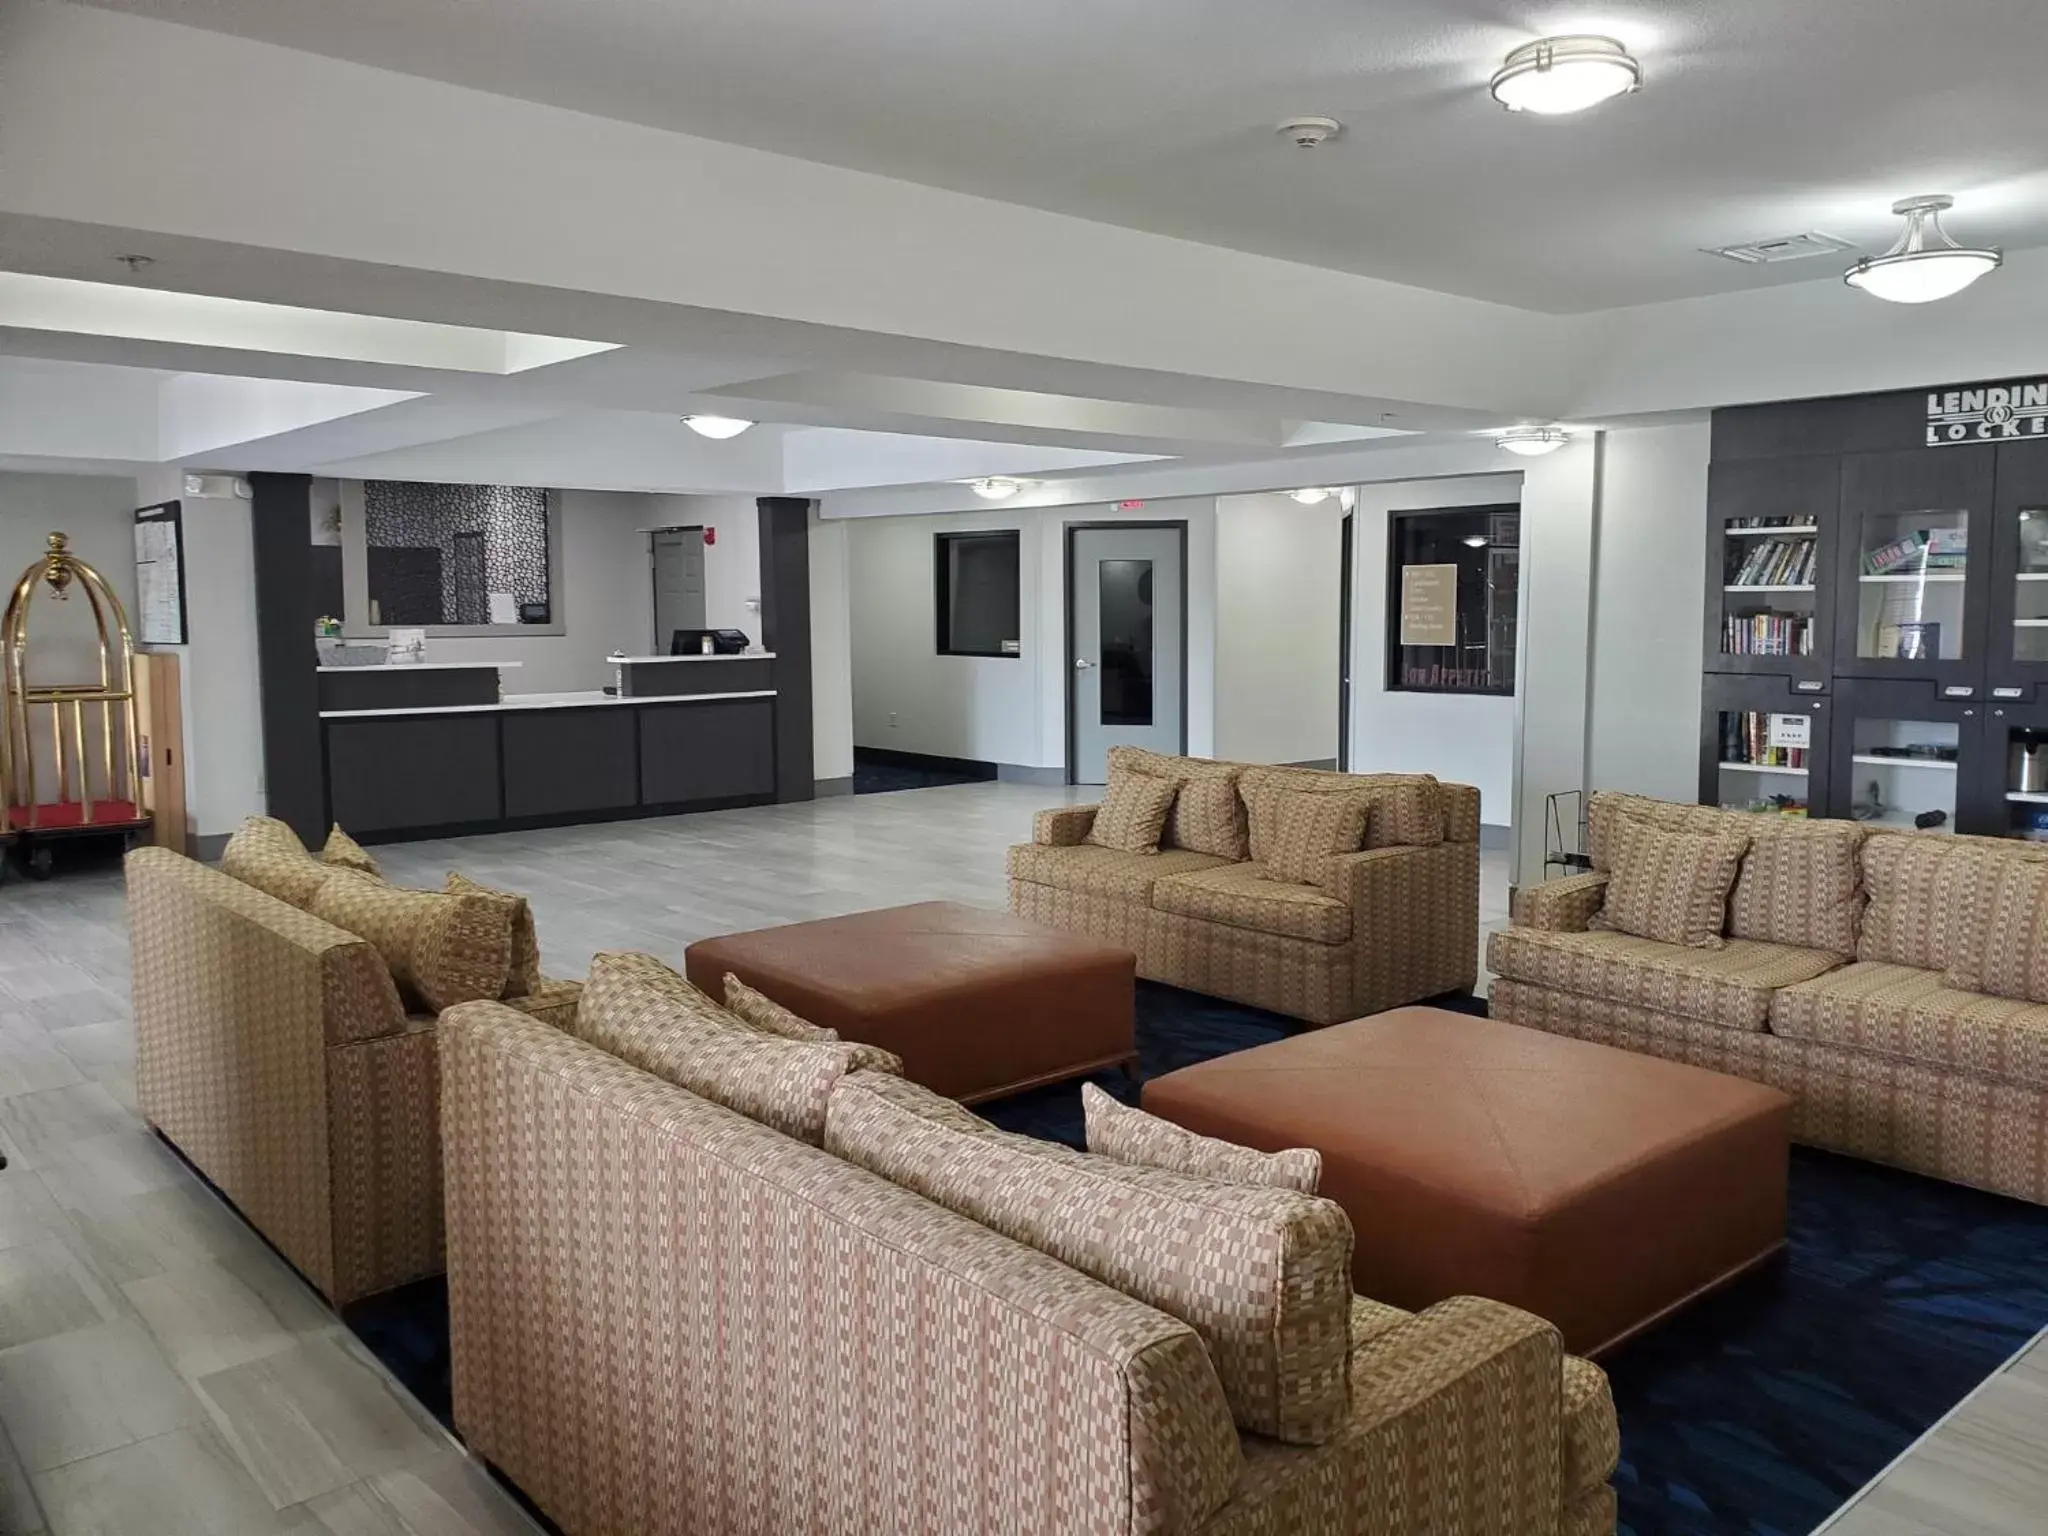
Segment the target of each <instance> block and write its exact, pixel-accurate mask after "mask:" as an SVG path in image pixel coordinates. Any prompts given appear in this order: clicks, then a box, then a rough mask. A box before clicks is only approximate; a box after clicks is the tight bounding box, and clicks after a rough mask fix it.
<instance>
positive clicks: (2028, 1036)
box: [1771, 960, 2048, 1088]
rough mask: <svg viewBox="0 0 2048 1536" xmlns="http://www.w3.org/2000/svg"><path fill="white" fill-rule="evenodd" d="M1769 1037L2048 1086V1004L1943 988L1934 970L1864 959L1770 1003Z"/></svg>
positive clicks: (1787, 990) (1788, 990) (1792, 989)
mask: <svg viewBox="0 0 2048 1536" xmlns="http://www.w3.org/2000/svg"><path fill="white" fill-rule="evenodd" d="M1771 1029H1772V1031H1773V1033H1776V1034H1780V1035H1784V1036H1787V1037H1788V1038H1791V1039H1795V1040H1815V1041H1820V1042H1823V1043H1825V1044H1829V1045H1838V1046H1842V1047H1845V1048H1847V1049H1851V1050H1863V1051H1875V1052H1878V1053H1880V1054H1882V1055H1885V1056H1896V1057H1899V1058H1901V1059H1903V1060H1906V1061H1917V1062H1922V1063H1925V1064H1926V1065H1928V1066H1931V1067H1940V1068H1945V1069H1947V1070H1950V1071H1957V1072H1968V1073H1970V1074H1972V1075H1973V1076H1977V1077H1983V1078H1989V1079H1992V1080H1995V1081H1999V1082H2013V1083H2027V1084H2030V1085H2032V1086H2034V1087H2037V1088H2048V1007H2044V1006H2042V1005H2041V1004H2039V1003H2033V1002H2029V1001H2027V1000H2026V999H2025V998H2006V997H1993V996H1991V995H1989V994H1988V993H1983V992H1969V991H1962V990H1959V989H1957V988H1955V987H1951V986H1950V985H1948V982H1947V978H1945V977H1944V976H1943V975H1942V974H1941V973H1940V972H1939V971H1920V970H1915V969H1913V968H1912V967H1910V966H1904V965H1883V964H1879V963H1878V962H1876V961H1871V960H1863V961H1858V962H1857V963H1856V964H1854V965H1850V966H1847V967H1844V968H1843V969H1842V970H1839V971H1832V972H1830V973H1829V974H1827V975H1825V976H1822V977H1820V978H1819V979H1817V980H1815V981H1810V982H1807V983H1805V984H1804V985H1801V986H1796V987H1787V988H1785V990H1784V991H1782V992H1780V993H1778V994H1777V995H1776V997H1775V998H1773V1000H1772V1003H1771Z"/></svg>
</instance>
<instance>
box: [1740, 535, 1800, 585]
mask: <svg viewBox="0 0 2048 1536" xmlns="http://www.w3.org/2000/svg"><path fill="white" fill-rule="evenodd" d="M1818 553H1819V546H1818V545H1817V544H1816V543H1815V541H1814V540H1813V538H1812V536H1811V535H1809V536H1807V537H1806V538H1802V539H1758V540H1757V541H1756V546H1755V548H1753V549H1751V550H1749V551H1748V553H1747V554H1746V555H1745V556H1744V557H1743V560H1742V563H1741V564H1740V565H1739V566H1737V567H1736V569H1735V574H1734V575H1733V576H1732V577H1730V578H1729V581H1728V585H1729V586H1731V587H1793V586H1806V585H1808V584H1810V583H1811V582H1812V581H1813V573H1814V562H1815V560H1816V558H1817V556H1818Z"/></svg>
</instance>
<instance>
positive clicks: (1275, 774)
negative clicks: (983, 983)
mask: <svg viewBox="0 0 2048 1536" xmlns="http://www.w3.org/2000/svg"><path fill="white" fill-rule="evenodd" d="M1110 767H1111V772H1112V773H1115V772H1117V771H1118V770H1120V769H1124V770H1129V771H1133V772H1138V773H1143V774H1150V775H1155V776H1159V777H1166V778H1175V779H1178V780H1179V781H1180V782H1181V785H1182V788H1181V792H1180V798H1179V802H1178V803H1177V804H1176V806H1175V809H1174V811H1173V813H1172V817H1171V819H1169V821H1168V823H1167V829H1166V839H1165V842H1164V843H1163V844H1162V846H1161V849H1160V851H1159V852H1157V853H1129V852H1124V851H1121V850H1119V849H1114V848H1104V847H1096V846H1092V845H1091V844H1090V843H1089V842H1088V841H1087V839H1088V834H1089V828H1090V826H1091V824H1092V823H1093V821H1094V817H1095V813H1096V810H1097V807H1096V806H1092V805H1077V806H1062V807H1059V808H1057V809H1054V810H1049V811H1041V812H1040V813H1039V815H1038V819H1037V824H1036V826H1035V828H1034V829H1033V835H1032V841H1031V842H1029V843H1026V844H1022V845H1020V846H1018V847H1014V848H1012V849H1011V850H1010V852H1009V881H1010V910H1011V911H1012V912H1014V913H1016V914H1017V915H1018V916H1019V917H1025V918H1030V919H1031V920H1032V921H1034V922H1040V923H1045V924H1047V925H1049V926H1051V927H1055V928H1065V929H1069V930H1071V931H1073V932H1075V933H1085V934H1089V935H1091V936H1093V937H1096V938H1100V939H1107V940H1108V941H1110V942H1111V943H1114V944H1121V945H1123V946H1124V947H1125V948H1127V949H1130V950H1132V951H1134V952H1135V953H1136V954H1137V957H1138V974H1139V975H1140V976H1143V977H1146V978H1148V979H1149V980H1152V981H1161V982H1166V983H1168V984H1169V985H1172V986H1177V987H1186V988H1188V989H1189V990H1190V991H1194V992H1202V993H1206V994H1208V995H1209V996H1212V997H1226V998H1230V999H1232V1000H1234V1001H1236V1002H1241V1003H1249V1004H1251V1005H1252V1006H1254V1007H1258V1008H1268V1009H1271V1010H1272V1011H1274V1012H1275V1013H1284V1014H1287V1015H1289V1016H1291V1017H1293V1018H1298V1019H1305V1020H1308V1021H1309V1022H1311V1023H1315V1024H1335V1023H1339V1022H1341V1021H1343V1020H1345V1019H1355V1018H1359V1017H1361V1016H1363V1015H1366V1014H1371V1013H1378V1012H1380V1011H1382V1010H1384V1009H1387V1008H1394V1007H1399V1006H1400V1005H1402V1004H1404V1003H1413V1002H1419V1001H1421V1000H1422V999H1424V998H1429V997H1436V996H1439V995H1441V994H1442V993H1445V992H1456V991H1467V990H1470V988H1471V987H1472V985H1473V982H1474V981H1475V980H1476V979H1477V975H1478V968H1479V791H1478V790H1476V789H1474V788H1472V787H1471V786H1470V785H1466V784H1445V783H1439V782H1438V781H1437V780H1436V779H1434V778H1431V777H1428V776H1427V775H1400V774H1374V775H1355V774H1339V773H1326V772H1320V771H1316V770H1311V769H1298V768H1266V767H1256V766H1248V765H1245V764H1241V763H1225V762H1215V761H1211V760H1209V759H1205V758H1182V757H1162V756H1159V755H1157V754H1154V753H1150V752H1143V751H1140V750H1138V749H1136V748H1131V747H1117V748H1114V749H1112V751H1111V753H1110ZM1219 780H1221V781H1224V783H1225V785H1226V786H1227V788H1226V789H1225V790H1223V791H1221V795H1222V798H1220V799H1218V800H1214V801H1207V802H1205V804H1206V805H1208V806H1211V807H1214V806H1220V807H1221V809H1220V811H1219V810H1215V809H1210V810H1207V811H1206V812H1205V813H1204V814H1205V818H1206V819H1207V820H1214V819H1217V818H1219V817H1226V818H1227V817H1229V816H1231V815H1233V814H1234V815H1235V817H1236V818H1237V826H1236V827H1235V828H1234V829H1230V830H1225V831H1224V832H1223V833H1222V835H1220V836H1218V835H1217V834H1216V830H1215V829H1214V828H1213V827H1212V826H1208V825H1204V826H1201V827H1199V828H1198V827H1196V826H1194V825H1192V824H1191V823H1192V821H1193V801H1194V797H1193V795H1192V794H1191V792H1190V790H1189V788H1188V786H1189V785H1191V784H1192V785H1196V786H1199V787H1205V788H1214V787H1215V786H1216V783H1217V781H1219ZM1228 789H1235V790H1236V791H1237V793H1236V794H1235V795H1230V794H1228V792H1227V791H1228ZM1269 790H1280V791H1306V792H1309V793H1332V792H1334V793H1342V792H1345V791H1351V790H1364V791H1370V792H1371V793H1372V796H1373V806H1372V812H1371V816H1370V820H1369V821H1368V823H1367V827H1366V831H1365V838H1364V847H1363V848H1361V849H1359V851H1357V852H1354V853H1348V854H1344V855H1341V856H1339V857H1335V858H1332V859H1330V860H1328V861H1327V863H1326V865H1325V866H1324V868H1325V873H1324V876H1323V879H1322V882H1321V883H1320V884H1317V885H1309V884H1302V883H1296V882H1290V881H1284V880H1277V879H1274V878H1272V876H1271V875H1270V873H1269V872H1268V871H1267V869H1266V868H1264V867H1263V866H1262V864H1261V863H1260V862H1259V857H1260V855H1261V854H1262V853H1263V852H1264V851H1265V850H1264V848H1263V846H1262V844H1263V843H1264V841H1265V840H1266V838H1267V837H1268V836H1270V835H1271V832H1270V829H1269V827H1268V826H1267V825H1266V824H1265V821H1264V818H1263V817H1262V816H1261V814H1260V813H1259V810H1258V807H1259V804H1260V801H1261V797H1262V794H1263V793H1264V792H1266V791H1269ZM1233 805H1234V806H1235V807H1236V809H1235V811H1234V813H1233V812H1232V810H1231V807H1232V806H1233ZM1233 830H1234V832H1235V835H1234V836H1233V835H1232V831H1233ZM1191 845H1193V846H1191ZM1198 849H1225V850H1228V852H1227V853H1224V854H1219V853H1216V852H1204V851H1197V850H1198Z"/></svg>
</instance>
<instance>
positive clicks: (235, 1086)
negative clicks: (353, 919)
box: [127, 848, 578, 1306]
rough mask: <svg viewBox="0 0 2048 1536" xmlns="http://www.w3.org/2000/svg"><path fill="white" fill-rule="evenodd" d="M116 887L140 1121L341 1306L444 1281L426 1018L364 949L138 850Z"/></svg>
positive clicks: (327, 928) (552, 992) (552, 989)
mask: <svg viewBox="0 0 2048 1536" xmlns="http://www.w3.org/2000/svg"><path fill="white" fill-rule="evenodd" d="M302 852H303V851H302ZM127 884H128V917H129V929H130V943H131V964H132V970H133V987H134V1013H135V1044H136V1072H135V1086H136V1096H137V1099H138V1101H139V1103H140V1105H141V1108H142V1112H143V1115H144V1116H145V1118H147V1120H148V1121H149V1123H150V1124H151V1125H153V1126H154V1127H156V1129H158V1130H159V1131H161V1132H162V1133H163V1135H164V1136H165V1137H166V1138H167V1139H168V1140H169V1141H170V1142H171V1143H172V1144H173V1145H174V1146H176V1147H177V1148H178V1150H179V1151H180V1152H182V1153H183V1154H184V1155H185V1156H186V1157H187V1158H189V1159H190V1160H191V1162H192V1163H193V1165H194V1166H195V1167H197V1168H198V1169H199V1171H200V1172H201V1173H203V1174H205V1175H206V1177H207V1178H208V1179H209V1180H211V1181H212V1183H213V1184H214V1186H215V1187H216V1188H218V1189H219V1190H220V1191H221V1192H222V1193H223V1194H224V1195H226V1196H227V1197H228V1199H230V1200H232V1201H233V1202H234V1204H235V1205H236V1207H237V1208H238V1209H239V1210H240V1211H241V1213H242V1215H243V1216H244V1217H245V1218H246V1219H247V1220H248V1221H249V1223H250V1224H251V1225H252V1226H254V1227H255V1228H256V1229H257V1230H258V1231H259V1232H261V1233H262V1234H263V1235H264V1236H265V1237H266V1238H268V1239H269V1240H270V1241H271V1242H272V1243H273V1244H274V1245H275V1246H276V1247H277V1249H278V1251H279V1252H280V1253H282V1254H283V1255H284V1256H285V1257H286V1258H287V1259H289V1260H290V1261H291V1262H292V1263H293V1264H294V1265H296V1266H297V1267H298V1269H299V1271H300V1272H301V1273H302V1274H304V1275H305V1276H306V1278H307V1279H308V1280H310V1281H311V1282H312V1283H313V1285H314V1286H315V1287H317V1288H318V1289H319V1290H320V1292H321V1293H322V1294H323V1295H325V1296H326V1297H327V1299H328V1300H329V1301H330V1302H332V1303H333V1304H334V1305H336V1306H341V1305H343V1304H345V1303H347V1302H350V1301H353V1300H356V1299H357V1298H359V1297H362V1296H367V1295H371V1294H374V1293H375V1292H378V1291H382V1290H388V1289H390V1288H391V1287H393V1286H397V1285H402V1284H404V1283H405V1282H407V1281H409V1280H416V1279H419V1278H420V1277H422V1276H424V1275H431V1274H437V1273H439V1272H440V1269H441V1267H442V1229H441V1153H440V1141H439V1128H440V1069H439V1064H438V1060H437V1057H436V1055H435V1050H434V1030H435V1019H434V1017H433V1016H432V1015H431V1014H414V1015H410V1016H408V1014H407V1013H406V1010H405V1006H404V1004H403V1003H402V1002H401V1001H400V997H399V992H398V989H397V988H396V986H395V985H394V984H393V981H392V977H391V973H390V971H389V969H388V968H387V966H386V964H385V961H384V960H383V958H382V957H381V956H380V955H379V954H378V952H377V950H376V949H375V948H374V947H373V946H372V945H371V943H370V942H369V941H368V940H366V939H364V938H361V937H358V936H357V935H356V934H354V933H350V932H347V931H345V930H343V929H341V928H338V927H335V926H334V925H333V924H332V923H329V922H326V921H323V920H322V919H320V918H318V917H315V916H313V915H312V914H311V913H310V912H306V911H302V910H300V909H299V908H298V907H296V906H293V905H291V904H290V903H288V902H286V901H283V900H280V899H279V898H277V897H275V896H272V895H269V894H267V893H266V892H264V891H262V890H258V889H256V888H255V887H254V886H253V885H250V884H245V883H244V882H243V881H241V880H238V879H235V878H233V877H231V876H229V875H227V874H224V873H222V872H221V871H220V870H218V869H214V868H210V867H208V866H206V865H203V864H198V863H195V862H193V861H192V860H190V859H187V858H185V857H183V856H182V855H180V854H176V853H173V852H171V851H170V850H169V849H165V848H142V849H137V850H136V851H135V852H133V853H131V854H129V855H128V859H127ZM577 990H578V988H577V987H576V986H575V984H573V983H561V982H549V983H546V984H545V986H544V987H543V988H542V989H541V990H540V991H539V992H538V993H537V994H536V995H535V996H533V997H531V998H526V999H521V1000H520V1006H525V1007H530V1008H533V1009H536V1010H537V1011H543V1012H548V1013H550V1014H551V1016H554V1017H557V1018H562V1019H566V1018H567V1017H569V1016H572V1015H573V1012H574V1007H575V996H576V993H577Z"/></svg>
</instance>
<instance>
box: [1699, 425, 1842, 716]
mask: <svg viewBox="0 0 2048 1536" xmlns="http://www.w3.org/2000/svg"><path fill="white" fill-rule="evenodd" d="M1840 495H1841V461H1840V460H1839V459H1833V458H1830V459H1814V460H1798V459H1792V460H1771V461H1766V462H1762V463H1744V462H1736V463H1731V464H1716V465H1715V466H1714V467H1713V470H1712V473H1711V477H1710V480H1709V492H1708V499H1709V506H1710V508H1711V512H1710V516H1709V518H1708V534H1707V536H1708V549H1707V569H1708V572H1709V578H1708V579H1709V583H1710V590H1709V600H1708V603H1707V634H1706V658H1707V670H1708V671H1709V672H1724V673H1738V674H1753V675H1754V674H1761V675H1767V676H1773V677H1790V678H1796V679H1800V680H1803V681H1804V682H1805V683H1806V684H1807V685H1808V687H1809V688H1810V689H1811V690H1812V691H1817V692H1818V691H1825V685H1826V679H1827V677H1828V672H1829V668H1828V654H1827V653H1828V649H1829V642H1830V640H1831V639H1832V638H1833V636H1832V633H1831V619H1832V615H1833V611H1834V604H1833V596H1834V592H1833V573H1834V561H1833V534H1834V526H1835V509H1836V505H1837V503H1838V501H1839V500H1840Z"/></svg>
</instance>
